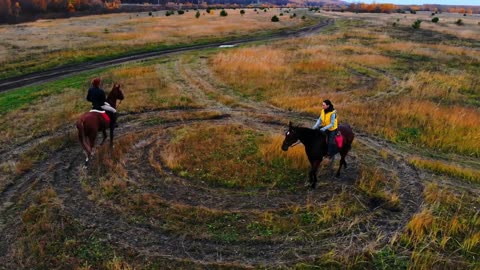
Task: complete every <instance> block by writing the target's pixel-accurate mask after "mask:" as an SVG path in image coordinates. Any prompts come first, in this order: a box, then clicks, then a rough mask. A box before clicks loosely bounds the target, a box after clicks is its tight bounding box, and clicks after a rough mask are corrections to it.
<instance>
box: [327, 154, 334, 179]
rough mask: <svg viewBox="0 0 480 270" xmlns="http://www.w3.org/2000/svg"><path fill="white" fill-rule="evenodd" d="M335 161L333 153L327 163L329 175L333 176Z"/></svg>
mask: <svg viewBox="0 0 480 270" xmlns="http://www.w3.org/2000/svg"><path fill="white" fill-rule="evenodd" d="M334 162H335V155H333V156H332V157H331V158H330V161H329V163H328V171H329V172H330V175H331V176H333V163H334Z"/></svg>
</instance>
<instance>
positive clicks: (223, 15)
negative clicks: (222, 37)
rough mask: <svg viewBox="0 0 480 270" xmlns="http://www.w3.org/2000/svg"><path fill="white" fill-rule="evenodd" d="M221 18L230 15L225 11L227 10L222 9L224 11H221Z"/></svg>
mask: <svg viewBox="0 0 480 270" xmlns="http://www.w3.org/2000/svg"><path fill="white" fill-rule="evenodd" d="M220 16H222V17H226V16H228V13H227V12H226V11H225V9H222V11H220Z"/></svg>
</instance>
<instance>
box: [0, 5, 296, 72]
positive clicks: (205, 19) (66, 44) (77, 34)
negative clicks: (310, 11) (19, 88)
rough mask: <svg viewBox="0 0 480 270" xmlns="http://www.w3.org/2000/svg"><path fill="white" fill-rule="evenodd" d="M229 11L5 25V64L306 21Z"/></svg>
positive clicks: (1, 28)
mask: <svg viewBox="0 0 480 270" xmlns="http://www.w3.org/2000/svg"><path fill="white" fill-rule="evenodd" d="M227 11H228V16H227V17H220V16H218V15H206V16H200V18H198V19H196V18H195V13H194V12H190V13H185V14H184V15H181V16H179V15H174V16H168V17H167V16H164V12H157V13H156V14H158V16H154V17H150V16H148V13H139V16H138V17H136V16H135V14H128V13H121V14H108V15H93V16H87V17H75V18H69V19H57V20H42V21H37V22H31V23H25V24H21V25H18V26H13V25H12V26H10V25H1V26H0V32H1V33H2V47H1V49H0V53H1V54H0V63H6V62H17V61H19V60H21V59H24V60H27V59H26V58H27V57H28V58H29V59H32V58H34V59H37V60H38V61H50V60H51V59H54V58H56V59H59V58H62V57H63V58H64V59H63V61H65V60H67V59H72V58H74V57H78V56H81V57H83V56H85V55H89V56H97V55H103V54H105V53H106V52H105V50H106V49H107V48H111V50H112V51H117V50H118V49H122V48H123V49H122V50H125V48H127V47H131V48H135V47H139V46H144V45H148V44H165V45H173V44H179V43H190V42H192V41H194V40H199V39H207V38H216V37H219V36H221V37H225V36H228V35H245V34H251V33H252V32H255V31H268V30H273V29H279V28H283V27H291V26H295V25H300V24H301V23H302V20H301V19H299V18H298V19H297V18H296V19H288V20H281V21H280V22H279V23H271V21H270V18H271V16H272V14H274V13H276V12H277V11H275V10H269V11H268V12H266V13H264V12H261V13H260V14H256V13H255V12H253V11H252V10H246V14H245V15H244V16H241V15H240V12H239V10H227ZM92 22H95V23H92ZM100 48H101V49H100ZM2 52H3V53H2Z"/></svg>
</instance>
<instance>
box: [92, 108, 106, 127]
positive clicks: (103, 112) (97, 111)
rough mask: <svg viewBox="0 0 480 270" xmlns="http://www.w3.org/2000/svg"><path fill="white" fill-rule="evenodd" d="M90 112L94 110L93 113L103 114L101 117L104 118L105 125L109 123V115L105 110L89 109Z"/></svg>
mask: <svg viewBox="0 0 480 270" xmlns="http://www.w3.org/2000/svg"><path fill="white" fill-rule="evenodd" d="M90 112H95V113H99V114H101V115H102V116H103V119H105V121H106V122H107V126H109V125H110V117H109V116H108V114H107V113H106V112H105V111H99V110H94V109H92V110H90Z"/></svg>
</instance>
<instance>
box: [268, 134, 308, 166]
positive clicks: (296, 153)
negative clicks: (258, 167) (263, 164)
mask: <svg viewBox="0 0 480 270" xmlns="http://www.w3.org/2000/svg"><path fill="white" fill-rule="evenodd" d="M283 140H284V137H282V136H279V135H276V136H272V137H271V138H270V140H268V141H267V142H266V143H264V144H261V145H259V148H260V152H261V153H262V156H263V159H264V160H266V161H270V162H271V161H273V160H274V159H275V158H284V157H285V158H286V159H287V160H289V161H290V164H291V165H292V167H293V168H297V169H305V168H308V166H310V163H309V162H308V160H307V156H306V155H305V147H304V146H303V145H302V144H300V145H297V146H294V147H291V148H289V149H288V151H286V152H285V151H283V150H282V149H281V146H282V143H283Z"/></svg>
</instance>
